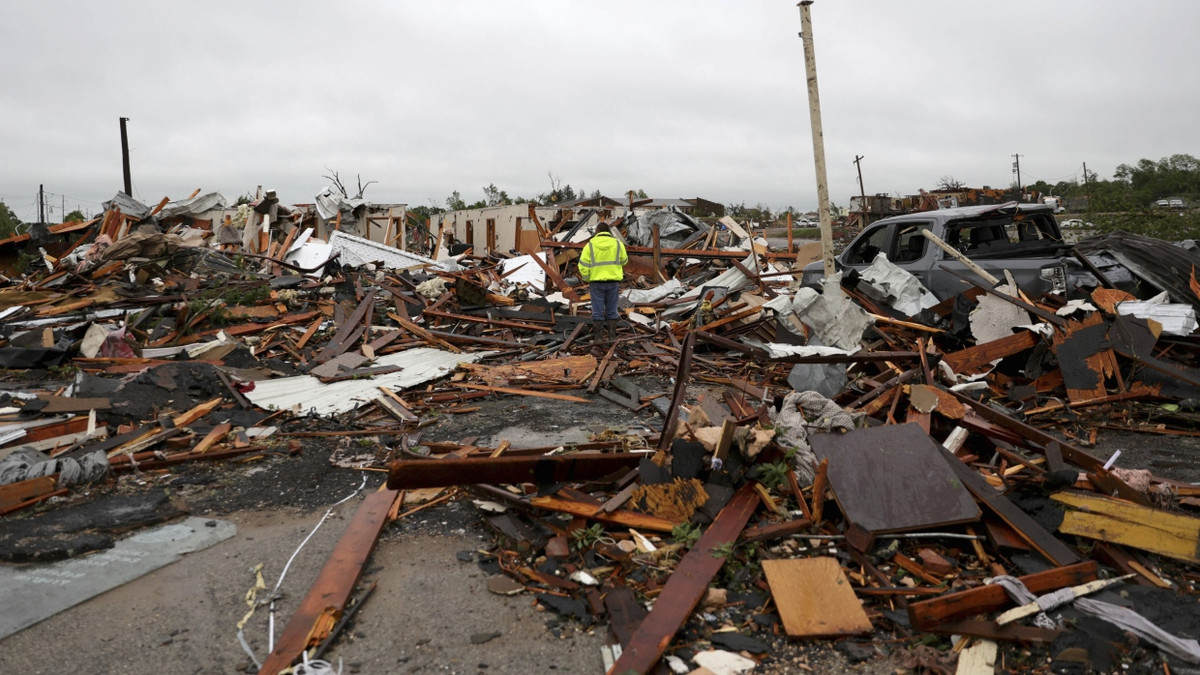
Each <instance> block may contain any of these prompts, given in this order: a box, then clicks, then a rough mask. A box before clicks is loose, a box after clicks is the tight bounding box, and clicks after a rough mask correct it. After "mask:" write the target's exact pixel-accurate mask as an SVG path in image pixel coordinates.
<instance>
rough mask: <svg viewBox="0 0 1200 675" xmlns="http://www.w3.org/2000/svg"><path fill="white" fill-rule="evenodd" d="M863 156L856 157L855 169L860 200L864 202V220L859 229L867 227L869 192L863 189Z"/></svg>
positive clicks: (861, 219)
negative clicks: (856, 170)
mask: <svg viewBox="0 0 1200 675" xmlns="http://www.w3.org/2000/svg"><path fill="white" fill-rule="evenodd" d="M862 160H863V156H862V155H855V156H854V168H856V169H858V198H859V199H860V200H862V203H861V204H860V206H862V218H860V219H859V221H858V226H859V227H866V226H867V191H866V190H865V189H864V188H863V182H862Z"/></svg>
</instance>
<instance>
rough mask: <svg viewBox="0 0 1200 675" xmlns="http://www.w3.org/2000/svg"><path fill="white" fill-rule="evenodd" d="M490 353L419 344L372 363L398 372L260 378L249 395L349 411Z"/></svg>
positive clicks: (265, 403)
mask: <svg viewBox="0 0 1200 675" xmlns="http://www.w3.org/2000/svg"><path fill="white" fill-rule="evenodd" d="M490 353H491V352H477V353H474V354H455V353H453V352H446V351H442V350H440V349H432V348H428V347H418V348H415V349H408V350H405V351H402V352H398V353H396V354H389V355H387V356H384V357H381V358H379V359H376V360H375V363H374V364H372V365H373V366H398V367H400V369H401V370H400V371H399V372H395V373H387V374H384V375H380V376H378V377H374V378H370V379H365V380H345V381H343V382H331V383H329V384H322V383H321V381H320V380H318V379H317V378H315V377H313V376H311V375H300V376H297V377H283V378H279V379H277V380H260V381H258V382H256V383H255V384H254V390H253V391H251V392H249V393H247V394H246V398H248V399H250V401H251V402H252V403H254V405H257V406H259V407H262V408H268V409H276V410H284V409H290V408H292V407H293V406H300V409H301V410H302V411H305V412H308V411H312V412H314V413H316V414H318V415H336V414H339V413H344V412H349V411H351V410H354V409H355V408H357V407H358V406H360V405H362V404H364V403H366V402H368V401H372V400H374V399H375V398H376V397H378V396H379V395H380V394H379V387H387V388H388V389H408V388H409V387H414V386H416V385H418V384H422V383H424V382H428V381H430V380H436V379H437V378H439V377H442V376H443V375H445V374H447V373H449V372H451V371H453V370H454V369H455V368H457V367H458V364H460V363H474V362H475V361H478V360H479V359H480V358H482V357H484V356H486V355H488V354H490Z"/></svg>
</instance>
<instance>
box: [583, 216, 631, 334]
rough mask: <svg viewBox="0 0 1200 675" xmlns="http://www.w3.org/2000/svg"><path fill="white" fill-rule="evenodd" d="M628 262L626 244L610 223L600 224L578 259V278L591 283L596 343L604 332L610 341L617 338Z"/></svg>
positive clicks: (593, 331)
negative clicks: (622, 285) (621, 294)
mask: <svg viewBox="0 0 1200 675" xmlns="http://www.w3.org/2000/svg"><path fill="white" fill-rule="evenodd" d="M628 262H629V255H628V254H627V253H626V252H625V244H623V243H621V240H620V239H617V238H616V237H614V236H613V235H612V227H611V226H609V224H608V223H606V222H603V221H601V222H600V224H598V225H596V233H595V234H594V235H592V238H591V239H589V240H588V242H587V243H586V244H584V245H583V252H582V253H581V254H580V256H579V277H580V278H581V279H583V280H584V281H586V282H588V291H589V292H590V293H591V296H592V334H593V335H594V336H595V339H596V340H597V341H599V340H600V339H601V337H602V334H601V331H603V332H604V333H605V334H607V336H608V339H609V340H615V339H616V338H617V297H618V293H619V292H620V290H621V280H622V279H624V278H625V265H626V263H628Z"/></svg>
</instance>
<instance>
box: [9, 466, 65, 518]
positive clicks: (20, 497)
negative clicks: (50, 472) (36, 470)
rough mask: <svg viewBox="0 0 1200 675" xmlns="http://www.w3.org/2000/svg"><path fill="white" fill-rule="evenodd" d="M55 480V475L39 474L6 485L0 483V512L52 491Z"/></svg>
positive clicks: (56, 479) (56, 477) (56, 478)
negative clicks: (35, 476)
mask: <svg viewBox="0 0 1200 675" xmlns="http://www.w3.org/2000/svg"><path fill="white" fill-rule="evenodd" d="M57 481H58V476H57V475H55V476H39V477H37V478H30V479H28V480H22V481H17V482H16V483H9V484H8V485H0V513H7V512H8V510H9V509H11V508H13V507H15V506H17V505H19V504H22V503H24V502H26V501H28V500H30V499H35V498H38V497H42V496H44V495H48V494H50V493H51V492H54V490H55V483H56V482H57Z"/></svg>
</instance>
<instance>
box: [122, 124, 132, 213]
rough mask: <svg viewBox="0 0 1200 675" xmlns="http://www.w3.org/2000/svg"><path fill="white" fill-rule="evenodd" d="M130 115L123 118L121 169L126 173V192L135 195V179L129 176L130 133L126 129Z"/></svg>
mask: <svg viewBox="0 0 1200 675" xmlns="http://www.w3.org/2000/svg"><path fill="white" fill-rule="evenodd" d="M128 121H129V118H128V117H122V118H121V169H122V171H123V172H124V174H125V194H127V195H129V196H130V197H132V196H133V180H132V179H131V178H130V177H129V134H128V133H127V132H126V130H125V123H126V122H128Z"/></svg>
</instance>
